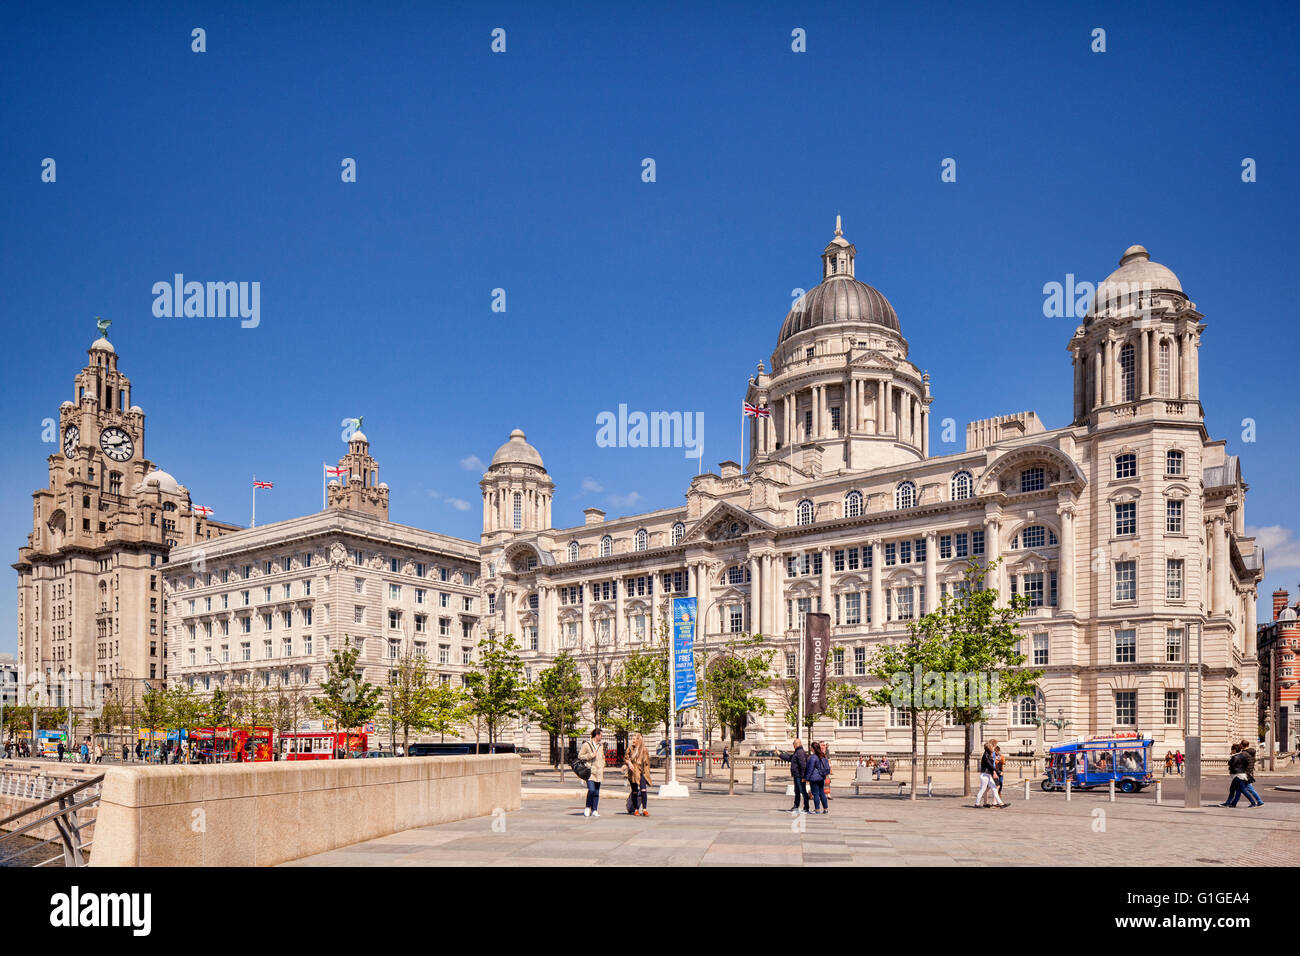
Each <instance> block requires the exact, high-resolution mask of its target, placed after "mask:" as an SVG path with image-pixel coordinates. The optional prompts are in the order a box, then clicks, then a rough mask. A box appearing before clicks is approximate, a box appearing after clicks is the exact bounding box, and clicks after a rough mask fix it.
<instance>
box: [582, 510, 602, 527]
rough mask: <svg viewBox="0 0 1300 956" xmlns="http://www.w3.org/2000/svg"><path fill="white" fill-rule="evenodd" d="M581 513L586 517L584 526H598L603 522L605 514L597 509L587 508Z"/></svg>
mask: <svg viewBox="0 0 1300 956" xmlns="http://www.w3.org/2000/svg"><path fill="white" fill-rule="evenodd" d="M582 513H583V515H585V516H586V519H587V520H586V522H585V523H586V524H600V523H601V522H602V521H604V520H605V512H603V511H601V510H600V509H599V508H587V509H585V510H584V511H583V512H582Z"/></svg>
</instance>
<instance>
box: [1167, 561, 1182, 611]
mask: <svg viewBox="0 0 1300 956" xmlns="http://www.w3.org/2000/svg"><path fill="white" fill-rule="evenodd" d="M1165 599H1166V600H1169V601H1181V600H1182V599H1183V561H1182V558H1169V559H1168V560H1166V561H1165Z"/></svg>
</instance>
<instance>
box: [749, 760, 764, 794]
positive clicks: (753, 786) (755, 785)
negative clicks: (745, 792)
mask: <svg viewBox="0 0 1300 956" xmlns="http://www.w3.org/2000/svg"><path fill="white" fill-rule="evenodd" d="M750 790H751V791H752V792H754V793H766V792H767V764H763V763H756V764H754V776H753V779H752V780H751V781H750Z"/></svg>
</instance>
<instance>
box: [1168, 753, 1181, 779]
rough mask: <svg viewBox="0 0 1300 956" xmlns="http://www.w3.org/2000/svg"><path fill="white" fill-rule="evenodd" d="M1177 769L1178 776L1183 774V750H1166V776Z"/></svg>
mask: <svg viewBox="0 0 1300 956" xmlns="http://www.w3.org/2000/svg"><path fill="white" fill-rule="evenodd" d="M1175 771H1177V773H1178V776H1180V777H1181V776H1182V775H1183V752H1182V751H1181V750H1176V751H1175V750H1166V751H1165V776H1166V777H1167V776H1169V775H1170V774H1171V773H1173V772H1175Z"/></svg>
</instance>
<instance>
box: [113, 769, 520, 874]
mask: <svg viewBox="0 0 1300 956" xmlns="http://www.w3.org/2000/svg"><path fill="white" fill-rule="evenodd" d="M519 783H520V772H519V758H518V757H516V756H515V755H513V754H510V755H498V756H456V757H453V756H443V757H402V758H393V759H387V760H311V761H289V762H277V763H262V764H224V765H218V766H197V767H195V766H169V767H122V768H117V767H114V768H110V769H109V770H108V776H107V779H105V781H104V790H103V797H102V799H101V803H100V809H99V819H98V828H97V829H98V832H97V833H96V841H95V847H94V853H93V855H92V857H91V866H274V865H275V864H278V863H285V862H288V861H290V860H296V859H300V858H301V857H304V856H309V855H311V854H313V853H322V852H324V851H326V850H331V849H335V848H337V847H341V846H348V845H349V844H352V843H359V842H361V841H363V840H370V839H373V838H375V837H380V836H385V835H387V834H390V833H398V832H400V831H402V830H407V829H410V828H412V827H420V826H428V825H430V824H435V823H447V822H450V821H453V820H464V819H467V818H470V817H477V816H487V815H489V814H491V813H492V812H493V811H494V810H496V809H498V808H500V809H503V810H517V809H519V806H520V790H519Z"/></svg>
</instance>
